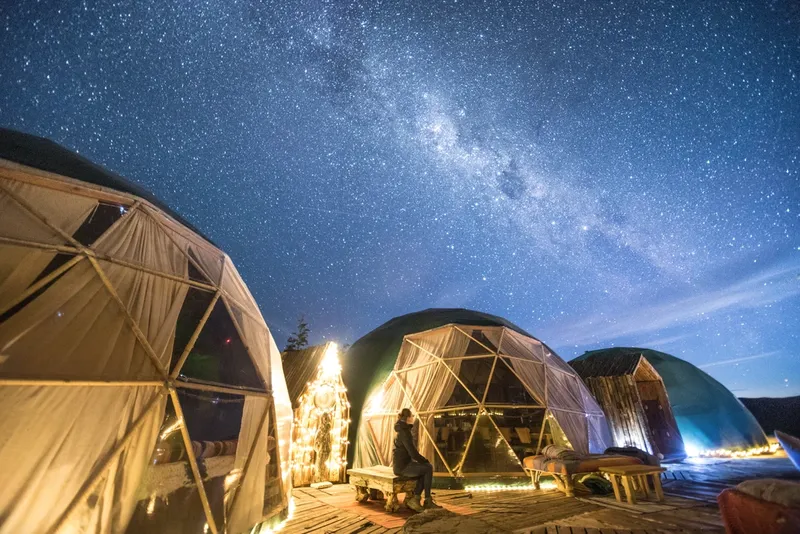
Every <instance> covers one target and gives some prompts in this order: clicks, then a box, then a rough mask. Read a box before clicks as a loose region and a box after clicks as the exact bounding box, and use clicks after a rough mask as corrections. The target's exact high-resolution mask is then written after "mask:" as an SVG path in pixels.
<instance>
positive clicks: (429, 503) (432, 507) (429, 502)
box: [423, 497, 441, 510]
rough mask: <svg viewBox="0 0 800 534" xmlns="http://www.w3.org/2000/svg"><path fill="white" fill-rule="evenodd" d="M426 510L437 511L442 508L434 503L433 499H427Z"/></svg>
mask: <svg viewBox="0 0 800 534" xmlns="http://www.w3.org/2000/svg"><path fill="white" fill-rule="evenodd" d="M423 508H424V509H425V510H436V509H437V508H441V506H439V505H438V504H436V503H435V502H433V497H428V498H426V499H425V506H423Z"/></svg>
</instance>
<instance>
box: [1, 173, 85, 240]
mask: <svg viewBox="0 0 800 534" xmlns="http://www.w3.org/2000/svg"><path fill="white" fill-rule="evenodd" d="M0 185H2V186H4V187H7V188H9V190H10V191H11V193H12V194H13V195H14V197H16V198H17V199H19V200H21V201H22V202H24V203H25V204H27V205H28V206H30V207H31V209H33V210H35V212H36V214H34V213H32V212H31V211H29V210H28V209H27V208H25V207H23V206H22V205H20V203H19V202H17V200H16V199H15V198H12V197H11V196H10V195H9V194H8V193H6V192H5V191H4V190H3V189H2V188H0V213H2V214H3V216H2V217H0V237H10V238H12V239H18V240H20V241H28V242H33V243H46V244H50V245H69V242H68V241H67V240H66V239H65V238H64V237H62V236H61V235H60V234H59V233H58V232H57V231H56V230H54V229H52V228H50V227H49V226H48V225H47V224H45V223H44V221H43V220H42V218H40V217H43V218H45V219H46V220H47V221H48V222H50V224H52V225H53V226H55V227H56V228H59V229H61V230H62V231H63V232H64V233H65V234H66V235H72V234H73V233H74V232H75V230H76V229H78V227H80V226H81V224H82V223H83V221H84V220H85V219H86V217H87V216H88V215H89V214H90V213H91V212H92V210H93V209H94V207H95V206H96V205H97V201H96V200H94V199H91V198H86V197H81V196H77V195H71V194H69V193H63V192H61V191H55V190H52V189H47V188H44V187H38V186H34V185H31V184H26V183H23V182H17V181H13V180H5V179H0Z"/></svg>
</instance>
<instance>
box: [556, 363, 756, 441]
mask: <svg viewBox="0 0 800 534" xmlns="http://www.w3.org/2000/svg"><path fill="white" fill-rule="evenodd" d="M628 354H641V355H642V356H644V357H645V359H646V360H647V361H648V362H650V364H651V365H652V366H653V367H655V368H656V371H658V373H659V374H660V375H661V378H662V379H663V380H664V385H665V386H666V388H667V394H668V395H669V401H670V404H671V405H672V411H673V413H674V415H675V419H676V421H677V422H678V428H679V429H680V431H681V435H682V436H683V441H684V443H685V445H686V451H687V452H688V453H690V454H691V452H692V451H693V450H705V449H720V448H724V449H749V448H752V447H764V446H766V445H767V437H766V436H765V435H764V431H763V430H762V429H761V427H760V426H759V424H758V422H757V421H756V419H755V417H753V414H751V413H750V412H749V411H748V410H747V408H745V406H744V405H743V404H742V403H741V402H740V401H739V399H737V398H736V397H735V396H734V395H733V393H731V392H730V391H729V390H728V388H726V387H725V386H723V385H722V384H720V383H719V382H717V381H716V380H714V379H713V378H712V377H711V376H709V375H708V374H707V373H705V372H704V371H702V370H701V369H699V368H697V367H696V366H694V365H692V364H691V363H689V362H687V361H684V360H681V359H680V358H676V357H675V356H671V355H669V354H666V353H664V352H659V351H656V350H650V349H641V348H636V347H615V348H609V349H600V350H593V351H589V352H586V353H585V354H583V355H582V356H579V357H578V358H575V360H572V361H573V362H574V361H579V360H586V359H590V358H591V359H596V358H600V359H605V358H607V359H609V361H610V360H613V359H616V358H618V357H620V356H625V355H628Z"/></svg>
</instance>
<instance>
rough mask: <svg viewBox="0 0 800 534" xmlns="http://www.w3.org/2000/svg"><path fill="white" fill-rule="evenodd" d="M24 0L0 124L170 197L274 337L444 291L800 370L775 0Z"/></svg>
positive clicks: (5, 60) (699, 352) (427, 301)
mask: <svg viewBox="0 0 800 534" xmlns="http://www.w3.org/2000/svg"><path fill="white" fill-rule="evenodd" d="M45 4H48V5H40V4H36V5H33V4H31V3H24V4H23V5H21V6H12V5H11V3H10V2H9V3H4V4H3V5H2V6H0V24H2V27H0V30H1V31H0V125H1V126H5V127H11V128H16V129H19V130H23V131H26V132H29V133H33V134H37V135H41V136H45V137H48V138H51V139H53V140H54V141H57V142H59V143H62V144H64V145H66V146H68V147H70V148H72V149H74V150H77V151H78V152H80V153H81V154H83V155H85V156H87V157H89V158H90V159H92V160H94V161H97V162H99V163H101V164H103V165H105V166H107V167H109V168H110V169H112V170H114V171H116V172H118V173H120V174H122V175H124V176H127V177H129V178H130V179H131V180H134V181H136V182H139V183H141V184H142V185H144V186H145V187H147V188H149V189H150V190H152V191H153V192H154V193H155V194H156V195H158V196H159V197H160V198H162V199H163V200H164V201H165V202H167V203H168V204H169V205H170V206H172V207H173V208H174V209H175V210H177V211H178V212H180V213H181V214H183V215H184V216H185V217H186V218H187V219H189V220H190V221H192V222H193V223H194V224H195V225H196V226H197V227H198V228H200V229H202V230H203V231H204V232H205V233H206V234H207V235H208V236H209V237H210V238H211V239H213V240H214V241H215V242H216V243H218V244H219V245H220V246H221V247H222V248H223V249H225V250H226V251H227V252H228V253H229V254H230V255H231V257H232V258H233V259H234V261H235V262H236V264H237V266H238V268H239V270H240V272H241V273H242V275H243V277H244V278H245V280H246V282H247V283H248V285H249V286H250V288H251V290H252V292H253V294H254V296H255V297H256V299H257V300H258V302H259V305H260V306H261V308H262V311H263V313H264V316H265V318H266V319H267V321H268V323H269V324H270V326H271V328H272V330H273V333H274V334H275V335H276V337H277V338H278V342H279V343H281V342H282V340H283V339H284V338H285V336H286V335H287V334H288V333H289V332H290V331H291V330H292V328H293V324H294V321H295V318H296V317H297V316H298V315H299V314H301V313H305V314H306V316H307V318H308V320H309V322H310V325H311V328H312V333H313V336H312V337H313V341H319V340H322V339H323V338H326V339H330V338H334V339H339V340H341V341H348V342H352V341H354V340H355V339H356V338H357V337H359V336H360V335H362V334H364V333H366V332H367V331H369V330H370V329H372V328H374V327H375V326H377V325H379V324H380V323H382V322H383V321H385V320H387V319H389V318H391V317H393V316H395V315H399V314H402V313H407V312H411V311H416V310H418V309H422V308H427V307H443V306H458V307H469V308H474V309H479V310H482V311H486V312H490V313H494V314H497V315H501V316H503V317H506V318H508V319H509V320H511V321H514V322H516V323H517V324H519V325H520V326H522V327H523V328H525V329H526V330H528V331H530V332H531V333H532V334H534V335H536V336H537V337H540V338H541V339H543V340H544V341H546V342H547V343H548V344H550V345H551V346H553V347H554V348H555V349H556V350H557V351H558V352H559V353H560V354H561V355H562V356H563V357H564V358H565V359H569V358H571V357H573V356H575V355H578V354H581V353H582V352H583V350H586V349H592V348H600V347H605V346H611V345H638V346H649V347H651V348H656V349H660V350H664V351H666V352H670V353H672V354H675V355H676V356H679V357H682V358H685V359H688V360H689V361H691V362H693V363H695V364H697V365H700V366H702V367H703V368H704V369H706V370H707V371H708V372H709V373H711V374H712V375H713V376H715V377H716V378H718V379H720V380H721V381H722V382H723V383H724V384H726V385H727V386H728V387H730V388H731V389H733V390H734V392H735V393H737V394H739V395H742V396H747V395H773V396H774V395H796V394H800V334H798V332H800V328H798V326H800V237H798V231H799V230H800V162H798V157H799V156H798V155H799V154H800V80H798V73H799V72H800V10H798V8H797V6H796V3H794V2H791V1H788V0H787V1H783V2H781V1H776V2H763V3H753V2H725V3H717V2H714V3H705V2H703V3H697V2H685V3H683V2H672V3H670V2H667V3H663V2H648V3H646V4H641V3H636V2H614V3H610V2H602V3H601V2H592V3H584V2H549V3H546V4H545V3H544V2H517V3H510V2H509V3H500V2H463V1H460V2H448V3H434V2H417V3H414V4H415V5H414V6H409V5H407V4H408V3H388V2H383V3H381V2H366V3H364V4H349V3H345V2H317V1H314V2H299V3H291V2H278V1H275V2H219V1H213V0H212V1H208V2H198V3H193V2H180V3H174V4H167V3H164V2H146V1H145V2H137V3H135V4H133V5H128V4H124V3H106V4H104V5H103V6H102V7H92V6H90V5H89V4H87V3H73V4H70V3H68V2H63V3H57V2H53V3H45ZM62 4H63V5H62ZM696 4H700V5H696ZM717 4H721V5H717ZM756 4H757V5H756Z"/></svg>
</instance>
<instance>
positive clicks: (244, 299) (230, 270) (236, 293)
mask: <svg viewBox="0 0 800 534" xmlns="http://www.w3.org/2000/svg"><path fill="white" fill-rule="evenodd" d="M220 287H221V288H222V290H223V291H225V293H227V294H228V295H230V297H231V298H232V299H233V300H234V301H235V302H236V304H238V305H239V306H241V307H242V308H243V309H244V310H245V311H248V312H250V313H251V314H253V315H254V316H256V317H261V312H260V311H259V309H258V306H256V301H255V299H254V298H253V295H251V294H250V290H249V289H248V288H247V285H245V283H244V280H242V277H241V275H240V274H239V271H237V270H236V267H235V266H234V265H233V262H232V261H231V259H230V258H228V257H227V256H226V257H225V264H224V267H223V271H222V282H221V284H220Z"/></svg>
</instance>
